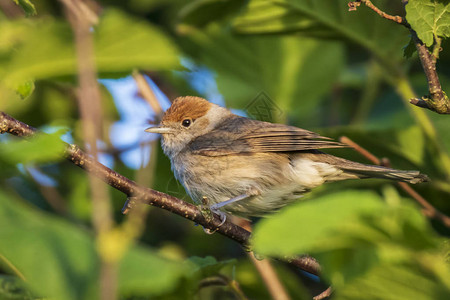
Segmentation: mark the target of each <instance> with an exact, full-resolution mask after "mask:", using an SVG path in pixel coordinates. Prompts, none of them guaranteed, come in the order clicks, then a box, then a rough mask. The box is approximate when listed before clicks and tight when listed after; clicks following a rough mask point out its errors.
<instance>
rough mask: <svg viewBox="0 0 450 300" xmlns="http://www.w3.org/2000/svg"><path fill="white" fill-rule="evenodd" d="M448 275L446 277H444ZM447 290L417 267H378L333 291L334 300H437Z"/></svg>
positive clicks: (445, 294) (410, 265)
mask: <svg viewBox="0 0 450 300" xmlns="http://www.w3.org/2000/svg"><path fill="white" fill-rule="evenodd" d="M447 275H450V273H447ZM449 295H450V290H449V289H448V287H446V286H445V284H443V283H442V281H440V280H439V279H438V278H436V277H435V276H433V275H431V274H429V273H428V274H427V272H426V268H421V267H420V266H417V265H412V264H406V265H400V266H399V265H395V264H394V265H392V264H380V265H378V266H376V267H375V268H373V269H372V270H371V271H370V272H368V274H367V275H366V276H361V277H360V278H357V279H356V280H355V281H353V282H351V283H349V284H348V285H346V286H345V288H342V289H337V290H336V291H335V295H333V296H334V298H333V299H336V300H359V299H366V300H378V299H390V300H409V299H417V300H433V299H435V300H441V299H447V298H448V297H449Z"/></svg>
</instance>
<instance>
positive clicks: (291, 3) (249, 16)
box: [234, 0, 407, 65]
mask: <svg viewBox="0 0 450 300" xmlns="http://www.w3.org/2000/svg"><path fill="white" fill-rule="evenodd" d="M379 2H381V3H377V6H378V7H380V8H381V9H383V8H384V6H385V5H386V4H387V3H389V2H390V1H379ZM234 28H235V29H236V30H237V31H238V32H241V33H248V34H255V33H262V34H265V33H292V32H297V33H300V34H305V35H307V36H314V37H318V38H344V39H346V40H348V41H350V42H352V43H355V44H357V45H359V46H361V47H363V48H365V49H367V50H368V51H370V52H371V53H372V54H373V55H375V56H376V57H377V58H378V59H380V60H381V61H382V62H383V63H384V64H386V65H391V64H392V63H395V62H396V61H398V60H399V59H400V51H398V49H399V48H400V47H401V46H402V45H404V44H406V42H407V30H405V29H404V28H401V26H398V25H397V24H394V23H393V22H387V21H386V20H384V19H382V18H380V17H379V16H378V15H377V14H375V13H374V12H373V11H371V10H369V9H367V8H365V7H361V8H360V9H358V10H357V11H356V12H349V11H348V6H347V5H346V3H345V2H342V1H335V0H314V1H309V0H277V1H266V0H251V1H250V2H249V4H248V6H247V7H246V9H245V11H244V12H243V14H242V15H240V16H239V17H237V18H236V19H235V20H234Z"/></svg>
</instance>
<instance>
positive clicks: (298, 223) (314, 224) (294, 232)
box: [253, 191, 383, 255]
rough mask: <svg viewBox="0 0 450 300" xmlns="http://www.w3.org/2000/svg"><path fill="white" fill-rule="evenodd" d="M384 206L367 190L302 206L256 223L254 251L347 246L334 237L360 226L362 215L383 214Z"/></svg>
mask: <svg viewBox="0 0 450 300" xmlns="http://www.w3.org/2000/svg"><path fill="white" fill-rule="evenodd" d="M382 206H383V204H382V202H381V199H380V197H379V196H377V195H376V194H374V193H372V192H367V191H347V192H341V193H335V194H331V195H328V196H324V197H323V198H320V199H314V200H311V201H306V202H304V203H299V204H297V205H295V206H292V207H288V209H286V210H283V211H281V212H279V213H278V214H276V215H275V216H274V217H273V218H270V219H265V220H262V221H261V222H260V223H258V224H257V226H256V227H255V230H254V238H253V242H254V246H255V250H256V251H257V252H261V253H263V254H268V255H294V254H297V253H309V252H313V251H324V250H330V249H336V248H338V249H339V248H342V247H346V246H348V245H347V244H346V242H347V241H345V240H342V241H336V240H335V239H334V238H333V237H335V236H336V234H337V233H338V232H339V231H340V230H342V229H343V228H344V227H346V226H350V225H353V224H358V222H357V219H358V218H359V216H360V215H361V214H362V213H364V212H371V211H372V212H375V211H380V210H381V209H382ZM287 228H288V229H289V230H286V229H287ZM337 243H338V244H337Z"/></svg>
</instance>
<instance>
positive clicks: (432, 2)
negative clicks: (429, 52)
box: [406, 0, 450, 46]
mask: <svg viewBox="0 0 450 300" xmlns="http://www.w3.org/2000/svg"><path fill="white" fill-rule="evenodd" d="M406 19H407V20H408V22H409V24H411V27H412V28H413V29H414V30H415V31H416V32H417V36H418V37H419V38H420V39H421V40H422V41H423V42H424V43H425V44H426V45H427V46H431V45H433V42H434V39H435V38H437V37H444V38H447V37H449V36H450V2H448V1H441V0H410V1H408V4H407V5H406Z"/></svg>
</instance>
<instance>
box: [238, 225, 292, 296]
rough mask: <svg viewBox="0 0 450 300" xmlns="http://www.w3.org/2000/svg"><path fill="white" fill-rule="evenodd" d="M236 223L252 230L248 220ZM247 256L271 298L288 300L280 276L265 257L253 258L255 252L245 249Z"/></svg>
mask: <svg viewBox="0 0 450 300" xmlns="http://www.w3.org/2000/svg"><path fill="white" fill-rule="evenodd" d="M237 224H239V225H241V226H242V227H244V228H245V229H247V230H248V231H250V232H252V225H251V223H250V221H248V220H244V219H240V220H239V221H238V222H237ZM247 256H248V258H249V259H250V261H251V262H252V263H253V265H254V266H255V268H256V270H257V271H258V273H259V275H261V278H262V280H263V281H264V284H265V285H266V287H267V290H268V291H269V293H270V295H271V296H272V299H274V300H289V299H291V298H290V297H289V294H288V293H287V291H286V289H285V288H284V286H283V284H282V283H281V280H280V278H279V277H278V274H277V272H276V271H275V269H274V268H273V266H272V264H271V263H270V261H269V260H267V259H262V260H258V259H256V258H255V254H254V253H253V251H247Z"/></svg>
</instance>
